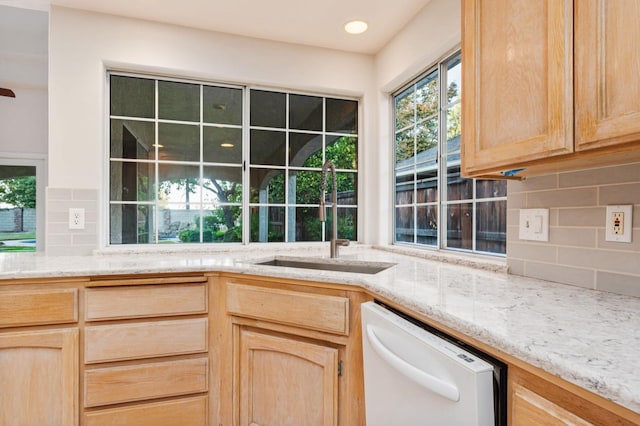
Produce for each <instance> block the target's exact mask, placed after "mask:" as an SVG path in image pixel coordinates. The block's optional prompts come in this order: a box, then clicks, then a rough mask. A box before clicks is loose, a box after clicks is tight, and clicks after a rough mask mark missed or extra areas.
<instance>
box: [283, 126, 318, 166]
mask: <svg viewBox="0 0 640 426" xmlns="http://www.w3.org/2000/svg"><path fill="white" fill-rule="evenodd" d="M289 166H290V167H318V168H320V167H322V135H313V134H309V133H293V132H292V133H289Z"/></svg>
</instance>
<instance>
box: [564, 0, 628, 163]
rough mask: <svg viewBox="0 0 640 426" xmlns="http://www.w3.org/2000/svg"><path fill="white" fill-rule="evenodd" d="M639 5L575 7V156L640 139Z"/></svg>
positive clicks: (602, 0) (624, 1) (587, 0)
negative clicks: (586, 150) (581, 152)
mask: <svg viewBox="0 0 640 426" xmlns="http://www.w3.org/2000/svg"><path fill="white" fill-rule="evenodd" d="M639 21H640V2H638V1H637V0H615V1H606V0H579V1H576V2H575V47H574V54H575V66H576V71H577V72H576V78H575V88H576V92H575V114H576V127H575V129H576V130H575V131H576V150H585V149H591V148H600V147H605V146H612V145H618V144H622V143H625V142H632V141H637V140H639V139H640V50H639V49H640V26H638V22H639Z"/></svg>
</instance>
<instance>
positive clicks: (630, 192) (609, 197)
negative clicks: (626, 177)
mask: <svg viewBox="0 0 640 426" xmlns="http://www.w3.org/2000/svg"><path fill="white" fill-rule="evenodd" d="M598 201H599V203H600V205H601V206H608V205H611V204H640V183H626V184H621V185H606V186H601V187H599V188H598Z"/></svg>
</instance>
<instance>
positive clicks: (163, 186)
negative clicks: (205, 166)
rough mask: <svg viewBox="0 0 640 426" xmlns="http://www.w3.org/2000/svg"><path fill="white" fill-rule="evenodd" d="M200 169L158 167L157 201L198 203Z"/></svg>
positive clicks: (186, 166)
mask: <svg viewBox="0 0 640 426" xmlns="http://www.w3.org/2000/svg"><path fill="white" fill-rule="evenodd" d="M199 177H200V167H198V166H188V165H184V164H160V165H159V166H158V199H159V200H162V201H167V202H171V203H178V202H184V203H186V204H189V203H192V202H199V201H200V183H199Z"/></svg>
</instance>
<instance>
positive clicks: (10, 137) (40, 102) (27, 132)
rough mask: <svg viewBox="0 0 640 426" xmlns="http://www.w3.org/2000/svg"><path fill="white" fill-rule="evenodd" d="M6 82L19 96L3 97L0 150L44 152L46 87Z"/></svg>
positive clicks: (45, 142) (8, 151) (24, 152)
mask: <svg viewBox="0 0 640 426" xmlns="http://www.w3.org/2000/svg"><path fill="white" fill-rule="evenodd" d="M7 86H9V88H12V89H13V91H14V92H15V94H16V97H15V98H7V97H0V152H4V153H16V154H17V153H20V154H42V155H43V156H44V155H45V154H46V153H47V138H48V136H47V90H46V89H37V88H36V89H32V88H22V87H17V86H14V85H7ZM3 87H4V86H3Z"/></svg>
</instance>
